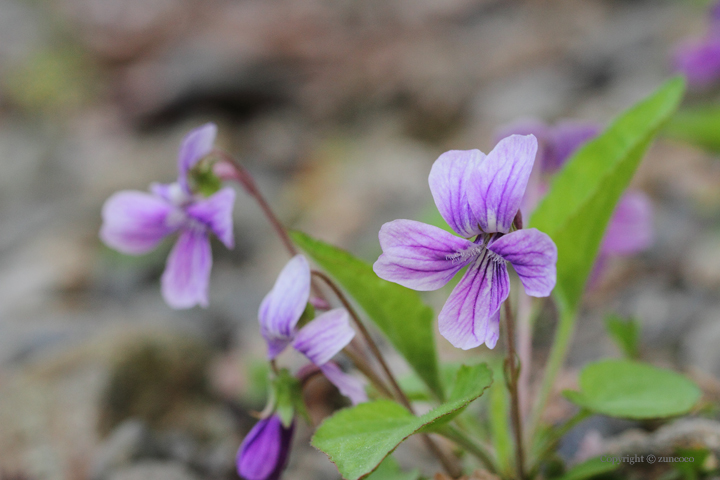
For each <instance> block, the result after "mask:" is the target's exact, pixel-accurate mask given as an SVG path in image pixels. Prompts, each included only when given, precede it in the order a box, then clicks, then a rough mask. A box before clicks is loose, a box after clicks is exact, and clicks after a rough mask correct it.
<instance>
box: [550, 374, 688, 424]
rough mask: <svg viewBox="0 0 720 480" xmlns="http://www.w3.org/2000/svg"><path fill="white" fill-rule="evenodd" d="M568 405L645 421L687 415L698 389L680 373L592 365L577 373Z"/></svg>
mask: <svg viewBox="0 0 720 480" xmlns="http://www.w3.org/2000/svg"><path fill="white" fill-rule="evenodd" d="M563 394H564V395H565V397H566V398H567V399H568V400H570V401H571V402H573V403H575V404H577V405H580V406H581V407H584V408H587V409H588V410H591V411H593V412H596V413H601V414H604V415H609V416H611V417H621V418H634V419H648V418H662V417H671V416H675V415H682V414H685V413H688V412H689V411H690V410H691V409H692V408H693V407H694V406H695V404H696V403H697V402H698V400H700V395H701V392H700V389H699V388H698V387H697V385H695V384H694V383H693V382H692V381H690V380H689V379H687V378H686V377H684V376H682V375H680V374H679V373H676V372H673V371H671V370H665V369H661V368H657V367H653V366H652V365H648V364H645V363H640V362H633V361H630V360H604V361H601V362H596V363H592V364H590V365H588V366H586V367H585V368H583V370H582V372H581V373H580V391H579V392H574V391H565V392H563Z"/></svg>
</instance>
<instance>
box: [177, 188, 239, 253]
mask: <svg viewBox="0 0 720 480" xmlns="http://www.w3.org/2000/svg"><path fill="white" fill-rule="evenodd" d="M234 206H235V190H233V189H232V188H230V187H226V188H223V189H222V190H220V191H219V192H217V193H215V194H213V195H211V196H210V197H208V198H205V199H202V200H198V201H196V202H194V203H192V204H191V205H189V206H188V207H187V209H186V210H185V211H186V212H187V214H188V215H189V216H191V217H192V218H194V219H195V220H198V221H200V222H202V223H203V224H205V225H206V226H207V227H208V228H209V229H210V230H212V231H213V233H214V234H215V235H216V236H217V237H218V238H219V239H220V241H221V242H223V243H224V244H225V246H226V247H227V248H230V249H232V248H234V247H235V238H234V235H233V217H232V212H233V207H234Z"/></svg>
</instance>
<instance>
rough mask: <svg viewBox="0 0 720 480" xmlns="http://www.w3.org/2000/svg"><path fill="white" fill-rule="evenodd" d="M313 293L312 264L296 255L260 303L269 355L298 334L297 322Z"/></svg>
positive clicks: (259, 313) (261, 329)
mask: <svg viewBox="0 0 720 480" xmlns="http://www.w3.org/2000/svg"><path fill="white" fill-rule="evenodd" d="M309 297H310V265H308V262H307V260H306V259H305V257H303V256H302V255H296V256H294V257H293V258H292V259H291V260H290V261H289V262H288V263H287V265H285V267H284V268H283V269H282V271H281V272H280V275H278V278H277V280H276V281H275V285H274V286H273V288H272V290H270V292H269V293H268V294H267V295H266V296H265V299H263V301H262V303H261V304H260V311H259V312H258V319H259V321H260V333H261V334H262V336H263V337H264V338H265V340H266V341H267V342H268V347H269V350H268V357H270V358H271V359H272V358H275V357H276V356H277V355H279V354H280V352H281V351H282V350H283V349H284V348H285V346H286V345H287V344H288V343H289V342H290V341H291V340H292V339H293V337H294V336H295V325H297V322H298V320H300V317H301V316H302V313H303V311H304V310H305V307H306V306H307V302H308V298H309Z"/></svg>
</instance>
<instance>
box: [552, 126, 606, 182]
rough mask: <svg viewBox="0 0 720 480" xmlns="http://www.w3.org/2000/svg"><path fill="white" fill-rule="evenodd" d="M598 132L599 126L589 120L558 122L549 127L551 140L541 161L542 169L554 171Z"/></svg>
mask: <svg viewBox="0 0 720 480" xmlns="http://www.w3.org/2000/svg"><path fill="white" fill-rule="evenodd" d="M598 133H600V127H599V126H598V125H596V124H594V123H589V122H575V121H564V122H558V123H557V124H556V125H555V126H554V127H553V128H552V129H551V137H550V138H551V141H550V143H549V148H548V151H547V156H546V157H545V161H544V162H543V171H544V172H546V173H555V172H556V171H558V170H560V168H562V166H563V165H564V164H565V162H567V161H568V159H569V158H570V157H571V156H572V154H574V153H575V151H576V150H577V149H578V148H580V147H582V146H583V145H584V144H585V143H587V142H588V141H589V140H592V139H593V138H595V137H596V136H597V135H598Z"/></svg>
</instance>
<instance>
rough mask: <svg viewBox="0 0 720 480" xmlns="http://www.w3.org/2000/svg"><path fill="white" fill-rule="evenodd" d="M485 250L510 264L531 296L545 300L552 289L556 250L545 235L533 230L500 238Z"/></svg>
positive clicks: (555, 275) (519, 231)
mask: <svg viewBox="0 0 720 480" xmlns="http://www.w3.org/2000/svg"><path fill="white" fill-rule="evenodd" d="M488 250H490V251H492V252H494V253H496V254H498V255H500V256H501V257H502V258H504V259H505V260H507V261H508V262H510V263H511V264H512V266H513V268H514V269H515V271H516V272H517V274H518V276H519V277H520V281H521V282H522V284H523V286H524V287H525V292H527V294H528V295H530V296H533V297H547V296H548V295H550V292H552V289H553V288H555V281H556V277H557V272H556V264H557V247H556V246H555V243H554V242H553V241H552V239H551V238H550V237H549V236H547V234H545V233H543V232H541V231H540V230H538V229H536V228H528V229H523V230H517V231H515V232H512V233H509V234H507V235H503V236H502V237H500V238H499V239H497V240H496V241H494V242H492V243H491V244H490V245H489V246H488Z"/></svg>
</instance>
